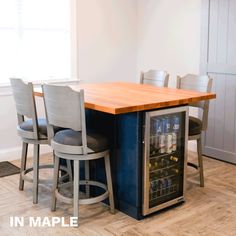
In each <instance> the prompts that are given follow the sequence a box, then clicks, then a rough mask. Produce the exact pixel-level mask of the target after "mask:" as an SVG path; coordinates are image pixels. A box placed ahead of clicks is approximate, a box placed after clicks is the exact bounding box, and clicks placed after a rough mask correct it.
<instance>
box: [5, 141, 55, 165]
mask: <svg viewBox="0 0 236 236" xmlns="http://www.w3.org/2000/svg"><path fill="white" fill-rule="evenodd" d="M21 149H22V147H21V146H20V147H15V148H9V149H3V150H0V162H1V161H13V160H18V159H20V158H21ZM50 152H52V148H51V147H50V146H48V145H40V154H46V153H50ZM32 156H33V145H29V146H28V157H32Z"/></svg>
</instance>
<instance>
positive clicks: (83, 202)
mask: <svg viewBox="0 0 236 236" xmlns="http://www.w3.org/2000/svg"><path fill="white" fill-rule="evenodd" d="M72 184H73V183H72V182H68V183H64V184H60V188H62V187H65V186H67V185H72ZM79 184H80V185H91V186H97V187H100V188H102V189H104V190H105V192H104V193H103V194H100V195H99V196H97V197H90V198H84V199H79V204H81V205H87V204H94V203H97V202H101V201H103V200H105V199H106V198H108V196H109V193H108V189H107V186H106V185H105V184H103V183H100V182H97V181H92V180H80V181H79ZM55 194H56V198H57V199H59V200H60V201H62V202H64V203H67V204H72V203H73V198H70V197H66V196H64V195H62V194H61V193H59V191H58V189H56V190H55Z"/></svg>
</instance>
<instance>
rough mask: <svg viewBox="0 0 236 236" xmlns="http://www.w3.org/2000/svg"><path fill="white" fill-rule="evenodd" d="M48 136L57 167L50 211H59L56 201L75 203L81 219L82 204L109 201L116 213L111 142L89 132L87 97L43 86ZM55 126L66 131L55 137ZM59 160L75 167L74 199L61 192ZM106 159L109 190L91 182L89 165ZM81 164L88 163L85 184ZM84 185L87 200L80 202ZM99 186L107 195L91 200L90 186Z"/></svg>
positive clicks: (65, 87)
mask: <svg viewBox="0 0 236 236" xmlns="http://www.w3.org/2000/svg"><path fill="white" fill-rule="evenodd" d="M43 92H44V100H45V108H46V117H47V121H48V135H50V137H49V138H50V139H51V146H52V148H53V150H54V155H55V164H54V177H53V194H52V206H51V210H52V211H55V210H56V200H57V199H59V200H61V201H62V202H65V203H69V204H70V203H73V215H74V217H78V210H79V204H93V203H97V202H101V201H103V200H104V199H106V198H108V197H109V202H110V211H111V212H112V213H114V199H113V188H112V179H111V169H110V157H109V149H108V141H107V139H106V138H105V137H103V136H102V135H100V134H97V133H90V132H87V131H86V121H85V108H84V93H83V90H81V91H79V92H77V91H74V90H72V89H71V88H70V87H67V86H55V85H46V84H45V85H43ZM53 126H60V127H64V128H67V129H65V130H62V131H59V132H57V133H56V134H55V135H54V133H53V129H52V127H53ZM60 158H64V159H66V160H70V161H72V162H73V165H74V181H73V199H72V198H69V197H65V196H63V195H62V194H61V193H59V191H58V170H59V161H60ZM99 158H104V159H105V171H106V177H107V186H106V185H105V184H103V183H100V182H97V181H92V180H90V179H89V161H90V160H95V159H99ZM80 161H85V180H80ZM80 185H85V186H86V188H85V190H86V198H85V199H79V186H80ZM90 185H92V186H97V187H100V188H102V189H104V190H105V192H104V193H103V194H101V195H99V196H97V197H89V195H90V194H89V186H90Z"/></svg>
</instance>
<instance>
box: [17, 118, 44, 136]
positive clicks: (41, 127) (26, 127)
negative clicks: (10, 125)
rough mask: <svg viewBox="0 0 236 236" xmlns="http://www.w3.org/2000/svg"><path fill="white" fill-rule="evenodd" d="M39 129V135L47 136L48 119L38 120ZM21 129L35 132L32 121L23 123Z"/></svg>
mask: <svg viewBox="0 0 236 236" xmlns="http://www.w3.org/2000/svg"><path fill="white" fill-rule="evenodd" d="M38 127H39V133H40V134H43V135H45V136H46V135H47V121H46V119H43V118H40V119H38ZM20 128H21V129H23V130H25V131H29V132H33V121H32V119H30V120H26V121H24V122H23V123H21V124H20Z"/></svg>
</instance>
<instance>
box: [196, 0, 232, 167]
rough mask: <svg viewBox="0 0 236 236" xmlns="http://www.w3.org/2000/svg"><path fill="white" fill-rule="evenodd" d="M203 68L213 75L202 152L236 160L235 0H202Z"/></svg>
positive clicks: (222, 158) (229, 160)
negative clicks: (211, 94) (211, 96)
mask: <svg viewBox="0 0 236 236" xmlns="http://www.w3.org/2000/svg"><path fill="white" fill-rule="evenodd" d="M202 9H203V24H202V26H203V28H202V29H203V30H202V32H203V35H202V55H201V56H202V59H201V64H202V68H201V72H202V73H207V74H208V75H209V76H210V77H212V78H213V92H215V93H216V95H217V98H216V100H212V101H211V102H210V109H209V120H208V129H207V131H206V133H205V135H204V145H203V153H204V154H205V155H207V156H211V157H214V158H217V159H220V160H224V161H228V162H231V163H236V27H235V26H236V0H204V1H203V8H202Z"/></svg>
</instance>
